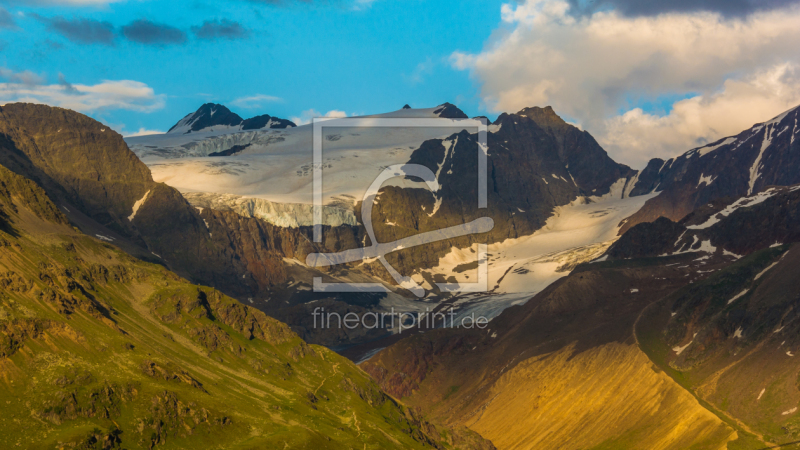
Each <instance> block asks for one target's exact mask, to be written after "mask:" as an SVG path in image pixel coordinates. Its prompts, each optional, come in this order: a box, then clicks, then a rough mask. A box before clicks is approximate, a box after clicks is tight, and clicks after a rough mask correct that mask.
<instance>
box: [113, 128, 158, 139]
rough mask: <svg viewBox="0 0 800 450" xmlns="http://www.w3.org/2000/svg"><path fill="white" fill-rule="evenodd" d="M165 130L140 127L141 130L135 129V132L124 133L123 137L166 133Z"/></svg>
mask: <svg viewBox="0 0 800 450" xmlns="http://www.w3.org/2000/svg"><path fill="white" fill-rule="evenodd" d="M164 133H165V132H164V131H161V130H148V129H146V128H139V131H134V132H133V133H125V132H123V133H122V136H123V137H135V136H149V135H151V134H164Z"/></svg>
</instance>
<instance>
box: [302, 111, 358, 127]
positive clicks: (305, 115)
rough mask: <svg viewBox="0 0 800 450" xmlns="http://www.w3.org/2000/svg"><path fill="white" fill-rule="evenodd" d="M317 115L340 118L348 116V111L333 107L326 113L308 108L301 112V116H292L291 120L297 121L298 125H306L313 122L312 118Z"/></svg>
mask: <svg viewBox="0 0 800 450" xmlns="http://www.w3.org/2000/svg"><path fill="white" fill-rule="evenodd" d="M316 117H331V118H340V117H347V113H346V112H344V111H339V110H336V109H332V110H330V111H328V112H326V113H325V114H322V113H321V112H319V111H317V110H315V109H308V110H305V111H303V112H301V113H300V116H299V117H292V118H290V119H289V120H291V121H292V122H294V123H296V124H297V125H305V124H307V123H311V119H313V118H316Z"/></svg>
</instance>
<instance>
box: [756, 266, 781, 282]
mask: <svg viewBox="0 0 800 450" xmlns="http://www.w3.org/2000/svg"><path fill="white" fill-rule="evenodd" d="M779 262H780V261H775V262H774V263H772V264H770V265H769V267H767V268H766V269H764V270H762V271H761V272H759V274H758V275H756V277H755V278H753V281H755V280H758V279H759V278H761V277H762V276H763V275H764V274H765V273H767V272H769V270H770V269H772V268H773V267H775V266H777V265H778V263H779Z"/></svg>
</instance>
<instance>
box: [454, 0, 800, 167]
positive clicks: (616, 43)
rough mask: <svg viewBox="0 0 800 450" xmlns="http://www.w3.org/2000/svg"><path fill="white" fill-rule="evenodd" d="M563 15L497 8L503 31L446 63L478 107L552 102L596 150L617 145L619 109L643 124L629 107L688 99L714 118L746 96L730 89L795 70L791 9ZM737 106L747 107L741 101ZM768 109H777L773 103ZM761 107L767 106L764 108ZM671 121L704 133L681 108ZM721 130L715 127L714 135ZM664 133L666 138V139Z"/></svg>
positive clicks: (547, 5)
mask: <svg viewBox="0 0 800 450" xmlns="http://www.w3.org/2000/svg"><path fill="white" fill-rule="evenodd" d="M568 10H569V4H568V3H567V2H565V1H562V0H527V1H525V2H524V3H520V4H506V5H503V7H502V10H501V13H502V20H503V25H502V26H501V27H500V29H498V30H497V31H496V32H495V34H494V35H493V37H492V39H491V40H490V42H488V43H487V45H486V47H485V49H484V51H482V52H480V53H477V54H468V53H463V52H454V53H453V54H452V55H451V57H450V60H451V64H452V65H453V66H454V67H456V68H458V69H463V70H469V71H470V72H471V75H472V76H473V77H474V78H475V79H476V81H477V82H478V83H479V84H480V89H481V97H482V99H483V102H484V104H485V106H486V107H487V108H489V109H491V110H495V111H509V112H514V111H518V110H520V109H522V108H523V107H526V106H534V105H538V106H544V105H552V106H553V108H555V109H556V111H557V112H559V113H561V114H564V115H566V116H568V117H570V118H573V119H576V120H577V121H579V122H580V123H581V124H582V125H583V127H584V128H585V129H587V130H589V131H590V132H592V133H593V134H595V135H597V136H598V138H599V140H600V141H601V143H605V144H610V143H612V142H614V143H616V144H615V145H620V144H619V140H622V139H624V138H625V137H624V136H614V139H611V138H609V139H607V141H606V142H603V140H604V138H603V137H604V136H605V135H606V133H607V129H610V127H612V126H618V129H619V130H622V128H620V127H619V124H620V121H624V120H623V118H622V117H616V116H618V115H619V114H620V112H621V111H625V110H628V109H632V111H633V112H630V113H629V116H628V117H627V119H626V120H628V122H639V123H642V120H644V119H641V120H640V119H636V118H635V117H634V116H636V114H637V112H636V109H634V106H636V104H637V102H638V101H639V100H641V99H644V100H650V101H653V100H658V99H659V98H660V97H661V98H663V96H678V97H681V96H686V95H695V96H697V98H696V99H695V100H693V101H694V102H695V103H697V104H698V105H702V111H704V112H705V113H706V114H712V113H714V111H713V108H712V107H711V106H710V105H711V103H714V102H716V103H717V104H721V103H720V102H722V101H723V98H733V97H731V96H734V95H736V96H737V98H744V97H742V96H741V95H739V94H736V92H738V90H737V89H736V87H737V86H739V85H741V86H745V85H753V86H756V84H757V83H758V81H757V80H759V79H760V80H763V79H764V77H766V75H764V74H765V73H767V72H769V70H773V71H775V70H778V69H777V67H780V64H786V63H787V62H793V63H800V46H797V45H796V42H800V27H798V26H797V24H798V23H800V9H798V8H786V9H781V10H773V11H764V12H757V13H754V14H751V15H749V16H747V17H744V18H735V17H729V18H726V17H723V16H721V15H719V14H715V13H707V12H701V13H670V14H660V15H657V16H642V17H625V16H622V15H619V14H617V13H615V12H613V11H605V12H597V13H594V14H592V15H590V16H584V17H574V16H571V15H569V14H568ZM770 68H772V69H770ZM787 70H788V69H787ZM765 71H766V72H765ZM731 80H734V81H731ZM735 80H739V81H735ZM729 83H733V84H729ZM736 83H739V84H736ZM754 83H756V84H754ZM782 86H783V85H782V84H780V83H778V84H775V83H772V84H769V83H767V84H763V85H761V86H760V87H758V88H757V90H759V92H760V93H761V95H767V96H772V97H775V96H778V97H782V96H783V94H782V93H781V92H780V91H779V90H777V89H782V88H783V87H782ZM754 89H755V88H754ZM768 93H769V94H768ZM742 95H743V94H742ZM772 97H771V98H772ZM775 98H777V97H775ZM701 100H702V101H701ZM712 100H713V102H712ZM683 102H685V103H681V102H678V104H676V105H675V106H676V107H678V106H681V107H682V108H688V106H687V105H689V104H691V103H692V102H691V101H688V102H687V101H685V100H684V101H683ZM709 102H711V103H709ZM734 103H735V104H736V105H738V106H737V107H742V108H745V109H746V108H747V104H746V103H743V102H734ZM772 103H775V107H778V106H777V104H778V103H780V102H779V101H777V100H776V101H773V102H772ZM731 105H733V103H731ZM698 107H699V106H698ZM758 108H764V109H765V110H767V109H769V108H768V107H766V106H764V105H762V106H759V107H758ZM780 108H782V106H781V107H780ZM780 108H779V109H780ZM679 109H680V108H679ZM784 109H785V108H784ZM698 111H699V110H698ZM779 112H781V111H777V112H774V111H771V112H769V113H767V114H766V116H767V117H769V116H771V115H774V114H777V113H779ZM639 113H640V114H641V115H642V117H643V118H644V117H647V115H646V114H643V113H641V111H640V112H639ZM773 113H774V114H773ZM732 114H734V112H730V113H729V114H728V115H729V116H730V115H732ZM670 116H671V118H670V119H668V120H667V121H666V122H664V121H661V122H660V123H661V124H662V125H663V124H665V123H672V124H673V128H676V127H677V128H681V127H683V128H684V129H686V130H691V129H696V130H699V129H702V128H703V127H704V126H698V124H697V123H693V122H694V121H696V120H698V118H697V117H695V116H693V115H691V114H688V110H687V112H686V114H684V115H681V113H680V111H677V114H675V113H673V114H671V115H670ZM649 118H650V119H653V120H656V119H658V117H656V116H649ZM765 118H766V117H762V118H761V119H760V120H764V119H765ZM748 120H749V119H748ZM681 121H684V122H687V123H684V124H681V123H679V122H681ZM663 126H666V125H663ZM715 126H716V125H715ZM712 128H713V127H712ZM722 128H723V127H718V128H715V130H716V131H720V132H721V129H722ZM707 131H708V129H707ZM686 133H689V132H688V131H686ZM689 134H691V133H689ZM664 136H665V137H664V139H666V137H668V136H669V133H664ZM686 136H689V135H688V134H687V135H686ZM686 136H685V137H686ZM694 138H698V139H699V138H706V136H705V135H701V134H698V135H696V136H694ZM654 141H655V139H654V140H651V141H649V142H647V143H646V144H647V145H645V143H644V142H642V147H639V151H640V152H642V153H643V154H644V153H647V152H650V149H651V148H652V147H653V146H656V147H659V146H660V147H661V148H662V149H667V148H669V152H670V153H674V152H676V151H681V150H686V148H672V146H673V145H674V146H678V145H685V142H686V141H685V140H684V141H680V140H674V141H672V143H669V142H666V141H664V142H654ZM621 148H622V147H620V150H619V151H622V150H621ZM609 150H610V153H612V156H615V157H621V159H623V161H626V162H628V161H630V162H634V161H635V162H638V161H640V160H643V159H644V158H643V157H637V156H636V155H632V154H631V153H630V152H631V151H635V149H633V148H632V147H631V146H627V147H626V148H625V151H624V152H623V153H620V154H619V155H617V154H615V149H614V148H609Z"/></svg>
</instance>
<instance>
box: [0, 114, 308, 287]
mask: <svg viewBox="0 0 800 450" xmlns="http://www.w3.org/2000/svg"><path fill="white" fill-rule="evenodd" d="M0 135H2V140H0V162H1V163H3V164H4V165H6V166H7V167H9V168H10V169H12V170H13V171H15V172H17V173H20V174H22V175H24V176H28V177H30V178H32V179H33V180H35V181H36V182H38V183H39V184H40V185H41V186H43V187H44V188H45V190H46V191H47V192H48V195H49V196H50V197H52V198H54V199H55V200H56V202H57V203H61V204H63V205H64V206H63V210H62V211H61V213H63V214H66V215H67V216H68V217H70V219H74V220H79V219H80V217H79V216H76V214H78V212H80V213H83V214H85V216H88V219H90V220H93V221H94V222H96V223H97V224H99V225H100V226H101V227H105V228H107V229H109V230H111V231H113V232H114V233H116V236H117V237H109V238H108V239H109V240H111V241H121V240H126V241H129V242H131V243H132V244H133V246H134V247H135V246H138V247H140V248H142V249H143V250H142V251H141V252H140V253H141V254H142V255H149V257H150V259H152V260H155V261H159V262H162V263H164V264H166V265H168V266H169V267H171V268H173V269H174V270H176V271H178V272H180V273H182V274H185V275H186V276H188V277H190V278H191V279H193V280H197V281H198V282H202V283H204V284H210V285H213V286H216V287H218V288H220V289H223V290H224V291H225V292H228V293H230V294H232V295H236V296H239V297H247V296H253V293H254V292H257V291H259V290H261V291H263V290H267V289H269V287H270V286H272V284H273V283H275V282H282V281H283V280H282V278H281V277H282V273H283V272H282V271H281V270H280V267H281V262H280V258H281V257H283V256H286V255H287V254H285V253H282V252H283V251H284V250H289V249H290V247H289V246H288V245H275V244H274V243H275V242H276V239H278V241H279V240H280V238H273V237H272V236H270V235H272V234H279V233H284V236H283V239H284V240H286V242H289V241H291V240H292V239H294V242H299V241H298V239H300V234H299V233H298V231H297V230H295V231H292V230H291V229H282V230H281V231H280V232H278V231H276V230H275V228H274V227H272V226H271V225H269V224H264V223H262V222H258V221H257V220H256V219H245V220H244V223H240V222H239V221H238V219H235V218H232V217H231V218H229V220H227V221H226V220H225V219H224V217H225V214H224V213H221V214H220V215H219V216H216V215H212V216H209V217H208V218H206V219H205V220H204V218H203V217H201V215H200V213H199V211H198V210H196V209H195V208H194V207H192V206H191V205H189V203H187V202H186V200H185V199H184V198H183V197H182V196H181V194H180V193H179V192H178V191H176V190H175V189H173V188H171V187H169V186H167V185H165V184H160V183H155V182H154V181H153V180H152V177H151V176H150V171H149V169H148V168H147V166H145V165H144V164H143V163H142V162H141V161H139V159H138V158H137V157H136V156H135V155H134V154H133V152H131V151H130V150H129V149H128V148H127V145H125V142H124V141H123V140H122V136H120V135H119V134H117V133H116V132H114V131H112V130H110V129H107V128H106V127H105V126H104V125H102V124H101V123H99V122H97V121H94V120H92V119H90V118H88V117H86V116H84V115H82V114H78V113H75V112H73V111H69V110H65V109H61V108H51V107H48V106H43V105H30V104H9V105H5V106H4V107H3V108H2V111H0ZM15 190H18V192H19V193H18V194H17V195H25V194H24V192H25V191H24V190H22V189H19V188H18V189H15ZM67 205H69V206H67ZM70 208H73V209H70ZM75 210H77V211H75ZM47 214H53V213H52V212H50V213H47ZM232 216H236V215H232ZM81 217H82V216H81ZM236 218H239V219H244V218H241V217H240V216H236ZM217 219H219V220H220V221H221V222H220V224H223V225H225V226H232V227H239V226H241V228H233V229H230V230H228V231H227V232H226V231H223V228H219V231H218V232H217V234H216V236H214V235H213V234H212V232H211V231H210V230H209V228H210V227H212V226H214V223H215V221H216V220H217ZM82 223H84V224H85V221H84V222H82ZM103 233H105V232H102V233H98V234H101V235H103V236H105V234H103ZM106 234H108V233H106ZM289 234H293V237H292V238H288V235H289ZM287 238H288V240H287ZM303 239H304V238H303ZM303 242H306V241H305V239H304V240H303ZM304 245H305V244H301V245H300V247H302V246H304ZM290 250H291V251H290V252H289V254H288V255H289V256H290V257H291V256H292V255H294V254H295V253H297V249H294V248H292V249H290ZM300 253H301V254H302V251H300ZM251 270H252V271H254V272H253V273H251V272H250V271H251Z"/></svg>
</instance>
